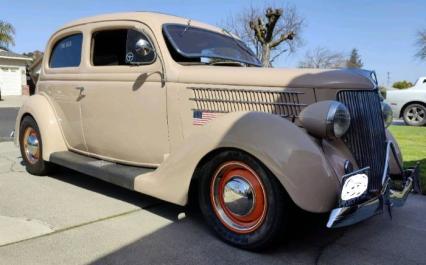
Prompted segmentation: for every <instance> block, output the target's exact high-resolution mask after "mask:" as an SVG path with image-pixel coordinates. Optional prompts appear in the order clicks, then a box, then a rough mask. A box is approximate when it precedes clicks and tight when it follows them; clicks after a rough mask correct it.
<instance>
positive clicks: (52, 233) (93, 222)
mask: <svg viewBox="0 0 426 265" xmlns="http://www.w3.org/2000/svg"><path fill="white" fill-rule="evenodd" d="M142 210H144V209H143V208H138V209H134V210H130V211H126V212H122V213H119V214H114V215H110V216H107V217H103V218H98V219H95V220H92V221H88V222H84V223H81V224H77V225H73V226H69V227H65V228H61V229H58V230H54V231H52V232H50V233H46V234H42V235H39V236H34V237H29V238H25V239H22V240H18V241H15V242H10V243H6V244H3V245H0V248H2V247H7V246H11V245H16V244H19V243H22V242H27V241H31V240H34V239H38V238H42V237H47V236H51V235H54V234H58V233H62V232H66V231H69V230H73V229H76V228H80V227H83V226H86V225H91V224H95V223H99V222H102V221H106V220H111V219H114V218H118V217H122V216H126V215H130V214H133V213H136V212H139V211H142Z"/></svg>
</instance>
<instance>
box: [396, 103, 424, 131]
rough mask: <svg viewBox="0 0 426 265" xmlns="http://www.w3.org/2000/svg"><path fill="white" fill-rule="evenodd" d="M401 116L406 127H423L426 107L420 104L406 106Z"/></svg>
mask: <svg viewBox="0 0 426 265" xmlns="http://www.w3.org/2000/svg"><path fill="white" fill-rule="evenodd" d="M402 116H403V119H404V122H405V124H407V125H410V126H424V125H425V124H426V107H425V106H424V105H421V104H411V105H408V106H407V107H406V108H405V109H404V113H403V114H402Z"/></svg>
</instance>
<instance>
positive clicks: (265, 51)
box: [262, 44, 272, 67]
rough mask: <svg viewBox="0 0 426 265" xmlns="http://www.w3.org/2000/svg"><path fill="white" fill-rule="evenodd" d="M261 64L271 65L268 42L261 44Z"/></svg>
mask: <svg viewBox="0 0 426 265" xmlns="http://www.w3.org/2000/svg"><path fill="white" fill-rule="evenodd" d="M262 65H263V67H272V65H271V48H270V47H269V45H268V44H264V45H262Z"/></svg>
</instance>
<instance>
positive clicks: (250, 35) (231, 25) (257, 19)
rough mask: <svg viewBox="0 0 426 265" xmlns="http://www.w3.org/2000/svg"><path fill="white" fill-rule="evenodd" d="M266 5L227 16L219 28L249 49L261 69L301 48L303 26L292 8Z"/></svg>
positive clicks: (301, 20)
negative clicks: (237, 38)
mask: <svg viewBox="0 0 426 265" xmlns="http://www.w3.org/2000/svg"><path fill="white" fill-rule="evenodd" d="M282 6H283V7H281V8H279V7H277V6H274V5H269V6H268V7H266V8H261V9H259V8H256V7H254V6H250V7H248V8H246V9H244V10H243V11H242V12H241V13H239V14H237V15H232V16H230V17H229V18H228V19H227V20H226V21H225V23H223V28H225V29H226V30H228V31H230V32H232V33H233V34H235V35H237V36H238V37H239V38H241V40H243V41H244V42H245V43H246V44H247V45H248V46H249V47H250V48H252V49H253V50H254V51H255V53H256V56H257V57H258V58H259V60H260V61H261V62H262V64H263V66H265V67H272V63H273V62H274V61H275V60H276V59H277V58H278V57H279V56H281V55H282V54H283V53H285V52H289V53H291V52H294V51H295V49H296V48H297V47H299V46H300V45H301V43H302V42H301V38H300V32H301V30H302V28H303V26H304V23H305V22H304V19H303V18H301V17H300V16H299V15H298V13H297V11H296V8H295V7H292V6H289V5H282Z"/></svg>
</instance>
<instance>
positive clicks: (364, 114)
mask: <svg viewBox="0 0 426 265" xmlns="http://www.w3.org/2000/svg"><path fill="white" fill-rule="evenodd" d="M382 109H384V110H388V109H389V108H386V105H385V103H383V102H381V101H380V97H379V95H378V92H377V85H376V83H375V82H374V78H373V77H372V76H371V75H370V74H368V72H363V71H357V72H354V71H350V70H309V69H304V70H301V69H270V68H262V67H260V63H259V61H258V59H257V58H256V57H255V56H254V54H253V53H252V51H250V49H249V48H247V47H246V46H245V45H244V44H243V42H241V41H240V40H239V39H238V38H236V37H235V36H233V35H231V34H229V33H227V32H226V31H224V30H221V29H219V28H216V27H213V26H209V25H206V24H203V23H200V22H196V21H193V20H189V19H185V18H180V17H174V16H168V15H163V14H156V13H147V12H133V13H119V14H110V15H102V16H96V17H91V18H85V19H81V20H78V21H75V22H73V23H70V24H68V25H65V26H64V27H63V28H61V29H60V30H58V31H57V32H56V33H54V34H53V36H52V37H51V39H50V40H49V42H48V44H47V47H46V53H45V57H44V61H43V65H42V69H41V74H40V80H39V82H38V84H37V93H36V95H34V96H32V97H30V98H29V100H27V101H26V102H25V104H24V105H23V106H22V108H21V109H20V112H19V115H18V117H17V122H16V143H17V144H19V145H20V148H21V152H22V157H23V159H24V161H25V163H26V168H27V170H28V172H30V173H32V174H34V175H44V174H47V173H48V172H49V170H50V169H51V168H52V167H51V166H52V164H57V165H62V166H65V167H68V168H71V169H74V170H76V171H79V172H83V173H86V174H87V175H91V176H93V177H96V178H99V179H102V180H105V181H108V182H111V183H114V184H117V185H120V186H122V187H126V188H128V189H131V190H135V191H138V192H141V193H144V194H148V195H151V196H154V197H156V198H159V199H162V200H165V201H168V202H171V203H175V204H178V205H187V204H188V203H189V202H193V201H198V203H199V205H200V208H201V211H202V213H203V215H204V216H205V219H206V221H207V222H208V224H209V225H210V226H211V227H212V229H213V230H214V231H216V233H217V234H218V235H219V237H220V238H222V239H223V240H225V241H226V242H228V243H230V244H232V245H235V246H238V247H241V248H245V249H259V248H264V247H265V246H267V245H268V244H269V243H271V242H273V239H275V238H276V237H277V236H279V235H280V234H281V232H285V230H286V229H287V225H286V224H287V223H288V220H289V219H290V218H292V209H293V207H299V208H301V209H303V210H305V211H309V212H313V213H327V212H329V213H330V217H329V220H328V223H327V226H328V227H330V228H334V227H341V226H347V225H350V224H353V223H356V222H359V221H362V220H364V219H366V218H368V217H371V216H373V215H375V214H377V213H380V212H382V210H383V208H384V207H385V206H387V207H390V206H391V205H394V206H400V205H402V204H403V203H404V201H405V199H406V197H407V195H408V193H409V192H410V191H411V189H412V187H413V183H415V180H416V176H417V169H416V168H411V169H403V168H402V167H401V165H402V157H401V153H400V150H399V148H398V145H397V143H396V142H395V139H394V138H393V137H392V135H391V134H390V132H389V131H388V130H387V129H386V127H387V126H388V125H389V121H391V120H392V118H391V116H392V113H391V112H389V111H382ZM394 180H398V183H399V184H401V183H402V185H393V182H394ZM396 187H398V188H396ZM100 207H102V206H100Z"/></svg>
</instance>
